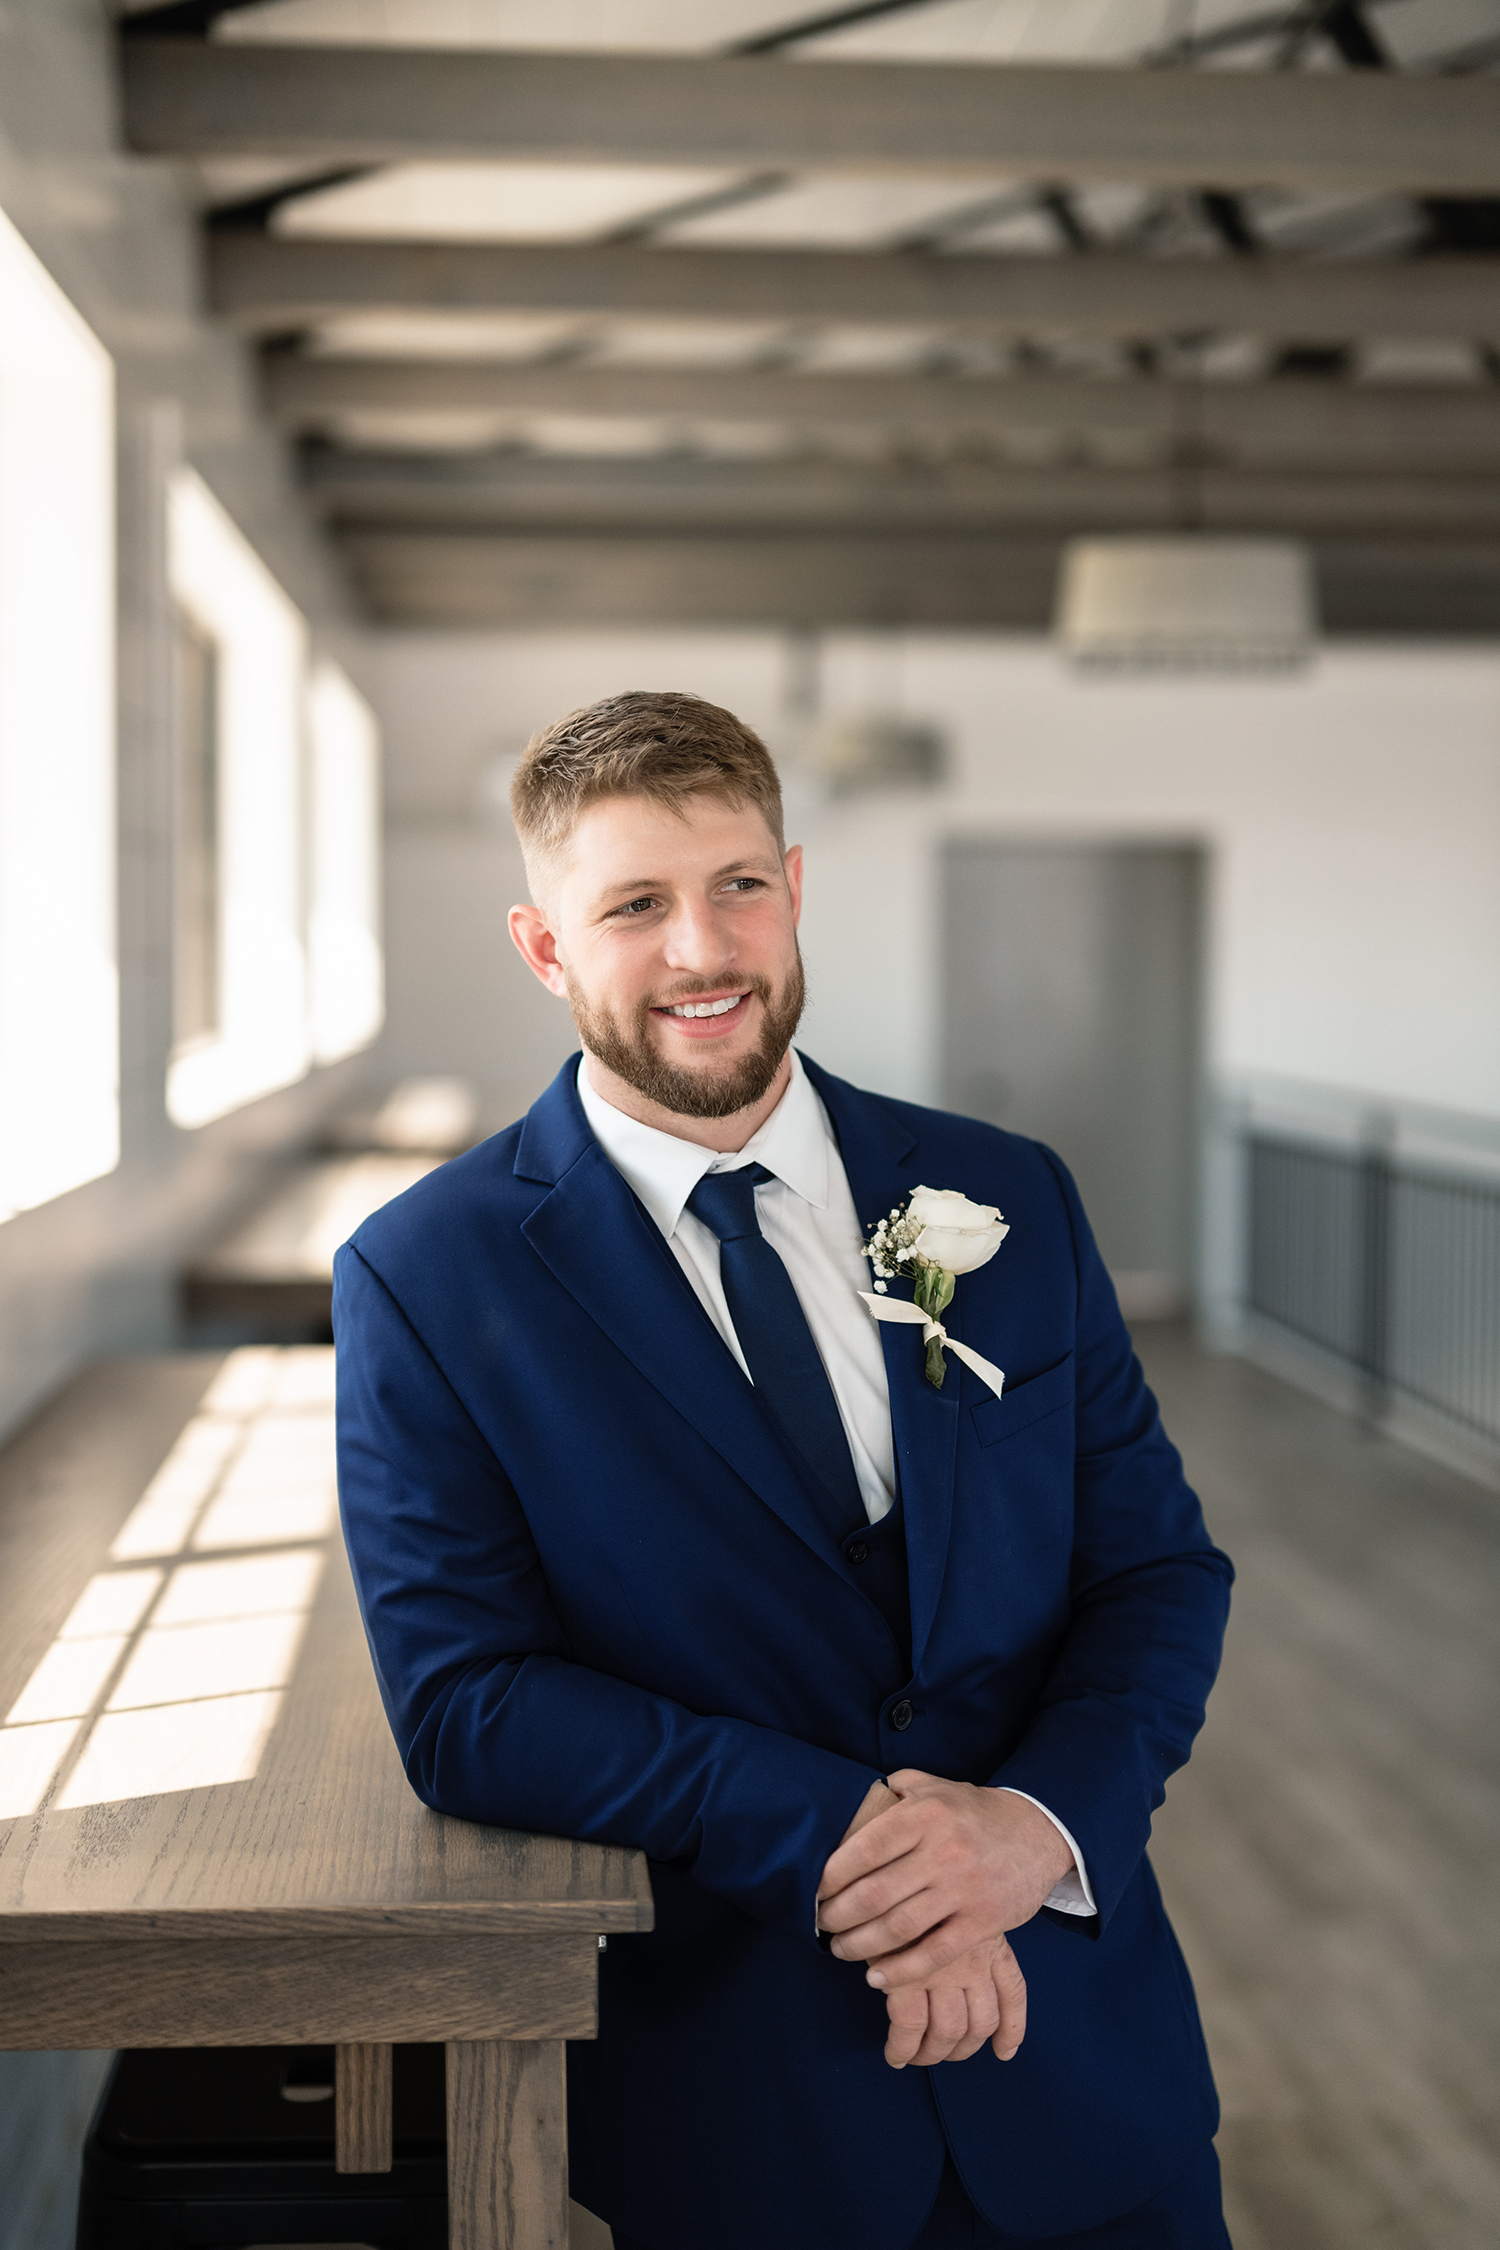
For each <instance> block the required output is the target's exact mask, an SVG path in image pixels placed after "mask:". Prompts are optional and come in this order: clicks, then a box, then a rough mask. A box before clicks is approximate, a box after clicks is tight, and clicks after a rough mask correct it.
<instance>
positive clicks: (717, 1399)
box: [515, 1056, 837, 1571]
mask: <svg viewBox="0 0 1500 2250" xmlns="http://www.w3.org/2000/svg"><path fill="white" fill-rule="evenodd" d="M576 1072H577V1057H576V1056H575V1057H574V1058H573V1060H572V1061H571V1062H569V1063H566V1064H565V1065H564V1066H563V1069H562V1070H561V1071H560V1072H559V1073H558V1076H557V1078H556V1079H555V1080H554V1082H553V1084H552V1085H551V1086H550V1087H549V1088H548V1090H547V1092H546V1093H545V1094H544V1095H543V1096H542V1097H541V1100H540V1101H538V1102H537V1103H536V1104H535V1105H534V1107H533V1108H532V1110H531V1111H530V1113H529V1115H528V1117H527V1119H526V1123H525V1126H524V1128H523V1131H522V1136H521V1143H520V1147H519V1149H518V1151H517V1156H516V1166H515V1168H516V1171H517V1172H518V1173H519V1174H521V1175H522V1177H524V1178H528V1179H534V1180H540V1181H549V1182H550V1183H551V1186H552V1192H551V1194H550V1195H548V1196H546V1197H544V1198H543V1200H542V1201H541V1202H540V1203H539V1204H538V1205H537V1207H536V1209H535V1210H534V1211H533V1212H532V1214H531V1216H530V1218H528V1219H527V1220H526V1221H525V1222H524V1223H523V1225H522V1228H521V1232H522V1234H523V1235H524V1236H525V1237H526V1240H527V1241H528V1242H529V1243H530V1245H531V1247H532V1249H533V1250H535V1251H536V1253H537V1255H538V1257H539V1258H541V1259H542V1260H543V1262H544V1263H545V1264H546V1265H547V1267H548V1268H549V1269H550V1271H551V1272H552V1273H553V1275H554V1276H555V1277H556V1279H557V1280H558V1281H559V1282H560V1283H561V1284H562V1286H563V1288H564V1289H566V1290H567V1292H568V1294H569V1295H570V1296H571V1297H572V1298H573V1299H574V1300H575V1301H576V1302H577V1303H578V1304H579V1305H581V1306H582V1307H583V1310H584V1311H585V1312H586V1313H587V1314H588V1315H589V1317H590V1319H592V1320H594V1321H595V1322H597V1324H598V1325H599V1327H600V1328H602V1329H603V1331H604V1333H605V1334H606V1335H607V1336H608V1337H609V1339H610V1341H611V1343H613V1344H614V1345H615V1346H616V1347H617V1349H618V1350H620V1351H622V1352H623V1353H624V1354H625V1356H626V1358H627V1359H628V1360H629V1361H630V1362H631V1364H632V1366H633V1367H635V1368H636V1369H637V1371H638V1372H639V1373H640V1374H641V1375H643V1376H644V1377H645V1379H646V1381H647V1382H648V1383H650V1384H651V1385H652V1386H653V1388H654V1389H656V1390H657V1391H659V1392H660V1393H661V1395H662V1397H663V1398H665V1399H666V1400H667V1401H668V1403H669V1404H670V1405H671V1406H673V1407H675V1408H676V1410H677V1412H678V1413H679V1414H680V1415H682V1417H683V1419H684V1420H685V1421H687V1422H689V1423H690V1424H691V1425H692V1427H693V1428H694V1429H695V1430H696V1431H697V1432H698V1434H699V1436H700V1437H701V1438H703V1439H704V1440H705V1441H706V1442H707V1443H708V1444H709V1445H711V1446H712V1447H713V1449H714V1451H715V1452H716V1453H718V1454H719V1455H720V1457H721V1458H722V1459H723V1460H724V1461H726V1462H727V1463H728V1464H729V1466H730V1467H731V1468H732V1469H733V1470H734V1471H735V1473H736V1475H738V1476H740V1477H742V1478H743V1479H744V1481H745V1482H746V1483H747V1484H748V1485H749V1486H750V1488H751V1490H752V1491H753V1492H755V1493H756V1495H757V1496H758V1497H759V1498H760V1499H761V1500H763V1501H764V1502H765V1503H766V1505H767V1506H768V1507H770V1508H771V1509H772V1510H773V1511H774V1512H775V1514H776V1515H778V1516H779V1517H780V1518H781V1520H782V1522H783V1523H784V1524H786V1526H787V1527H788V1529H789V1530H791V1531H793V1532H795V1533H796V1535H797V1537H798V1538H799V1539H802V1540H804V1541H805V1542H806V1543H807V1545H808V1546H809V1547H811V1548H812V1549H813V1550H814V1552H815V1553H817V1554H818V1555H819V1557H820V1559H821V1560H823V1561H824V1562H826V1563H827V1564H828V1566H829V1568H830V1569H832V1570H835V1571H836V1569H837V1565H836V1562H835V1560H834V1558H833V1556H832V1555H831V1553H830V1552H829V1548H828V1534H827V1532H826V1530H825V1528H824V1526H823V1523H822V1520H821V1517H820V1515H819V1513H818V1509H817V1506H816V1504H815V1503H814V1501H813V1500H812V1499H811V1497H810V1496H809V1495H808V1493H807V1492H806V1491H805V1490H804V1488H803V1484H802V1480H801V1477H800V1475H799V1474H798V1471H797V1469H796V1467H795V1466H794V1464H793V1463H792V1462H791V1460H790V1459H789V1458H788V1456H787V1454H786V1453H785V1451H784V1450H783V1449H782V1447H781V1445H780V1444H779V1443H778V1441H777V1438H776V1436H775V1434H774V1432H773V1431H772V1429H771V1427H770V1425H769V1423H768V1422H767V1420H766V1418H765V1416H764V1415H763V1414H762V1412H761V1410H760V1408H759V1406H758V1405H757V1403H756V1399H755V1393H754V1390H753V1389H752V1387H751V1385H750V1384H749V1383H747V1382H746V1380H745V1377H744V1376H743V1374H742V1373H741V1372H740V1369H739V1367H738V1366H737V1365H736V1364H735V1361H734V1359H733V1358H732V1356H731V1355H730V1353H729V1351H728V1349H727V1347H726V1346H725V1344H724V1342H723V1339H722V1338H721V1337H720V1336H719V1334H718V1332H717V1330H716V1329H715V1328H714V1326H713V1323H712V1322H711V1321H710V1320H709V1318H708V1317H707V1315H706V1314H705V1313H704V1312H703V1310H702V1308H701V1306H700V1305H699V1304H698V1303H697V1301H696V1299H695V1298H694V1296H693V1293H692V1290H691V1288H690V1286H689V1285H688V1284H687V1282H686V1280H685V1277H684V1276H682V1275H681V1274H680V1273H679V1272H678V1271H676V1270H675V1267H674V1262H673V1259H672V1253H671V1251H670V1250H669V1249H668V1247H667V1245H666V1243H665V1242H664V1241H663V1240H662V1238H661V1236H660V1234H659V1233H658V1231H657V1229H656V1227H655V1225H654V1224H653V1222H652V1220H651V1219H650V1218H648V1217H647V1215H646V1213H645V1212H644V1211H642V1209H641V1207H640V1205H639V1204H638V1203H637V1202H636V1199H635V1197H634V1196H633V1195H632V1194H631V1192H630V1189H629V1187H628V1186H627V1185H626V1183H625V1181H624V1180H623V1179H622V1178H621V1176H620V1174H619V1173H618V1172H617V1171H616V1170H615V1168H614V1166H613V1164H611V1162H610V1161H609V1158H608V1157H607V1156H606V1155H605V1153H604V1151H603V1149H602V1148H601V1147H600V1146H599V1144H598V1142H597V1141H596V1140H595V1139H594V1136H593V1134H592V1132H591V1131H590V1130H589V1125H588V1120H587V1119H586V1118H585V1116H584V1114H583V1107H582V1104H581V1103H580V1102H579V1100H578V1091H577V1084H576Z"/></svg>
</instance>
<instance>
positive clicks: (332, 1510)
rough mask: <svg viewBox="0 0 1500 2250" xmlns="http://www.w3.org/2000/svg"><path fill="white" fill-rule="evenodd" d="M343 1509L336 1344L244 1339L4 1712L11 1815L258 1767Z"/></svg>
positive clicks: (241, 1775)
mask: <svg viewBox="0 0 1500 2250" xmlns="http://www.w3.org/2000/svg"><path fill="white" fill-rule="evenodd" d="M337 1520H338V1500H337V1493H336V1487H335V1475H334V1453H333V1352H332V1350H331V1349H325V1348H324V1347H322V1346H308V1347H305V1348H296V1349H281V1350H278V1349H275V1348H272V1347H264V1348H262V1347H260V1346H256V1347H254V1348H250V1349H246V1350H243V1351H238V1352H232V1353H231V1354H230V1355H229V1357H228V1359H226V1361H225V1362H224V1365H223V1367H222V1368H221V1369H220V1371H219V1373H218V1375H217V1376H216V1378H215V1380H214V1382H213V1384H212V1385H211V1386H210V1388H209V1390H208V1392H207V1393H206V1394H205V1396H204V1398H203V1400H202V1403H201V1404H200V1406H199V1408H198V1411H197V1412H196V1414H194V1416H193V1418H192V1420H191V1421H190V1422H189V1423H188V1424H187V1426H186V1428H185V1429H184V1430H183V1431H182V1433H181V1435H180V1436H179V1437H178V1439H177V1442H176V1443H175V1445H174V1446H173V1447H172V1450H171V1452H170V1453H169V1454H168V1455H167V1458H166V1460H165V1461H164V1462H163V1463H162V1465H161V1467H160V1468H159V1469H158V1470H157V1472H156V1474H155V1476H154V1477H153V1478H152V1479H151V1482H150V1484H149V1485H148V1486H147V1487H146V1490H145V1491H144V1493H142V1495H141V1497H140V1499H139V1500H138V1501H137V1503H136V1505H135V1507H134V1508H132V1510H131V1511H130V1514H129V1515H128V1516H127V1517H126V1519H125V1522H124V1524H123V1525H122V1526H121V1528H120V1531H119V1533H118V1534H117V1536H116V1538H115V1541H114V1544H113V1546H112V1548H111V1549H110V1558H109V1562H108V1565H107V1566H106V1567H105V1568H104V1569H103V1570H101V1571H99V1572H98V1573H96V1575H95V1576H94V1577H93V1578H91V1579H90V1580H89V1582H88V1584H87V1585H86V1586H85V1587H84V1589H83V1592H82V1593H81V1594H80V1595H79V1597H78V1599H77V1601H76V1602H75V1603H74V1604H73V1607H72V1610H71V1611H70V1612H69V1615H68V1616H67V1618H66V1619H65V1620H64V1622H63V1624H62V1626H61V1628H60V1630H59V1631H58V1633H57V1636H56V1638H55V1639H54V1640H53V1642H52V1645H51V1647H50V1648H49V1649H48V1650H47V1652H46V1654H45V1655H44V1656H43V1657H42V1659H41V1661H40V1663H39V1664H38V1665H37V1666H36V1668H35V1670H34V1671H33V1672H32V1675H31V1677H30V1679H29V1680H28V1681H27V1682H26V1685H25V1686H24V1687H23V1688H22V1690H21V1693H20V1694H19V1696H17V1698H16V1700H15V1702H14V1703H13V1704H12V1705H11V1708H10V1710H9V1711H8V1712H7V1713H6V1714H5V1719H4V1723H3V1725H0V1820H17V1819H24V1818H27V1817H29V1816H30V1815H31V1814H32V1813H34V1812H36V1811H37V1809H38V1808H39V1807H40V1806H41V1805H42V1804H43V1803H44V1802H45V1801H47V1800H48V1799H49V1797H50V1801H51V1804H52V1806H53V1808H54V1809H55V1810H57V1811H60V1812H68V1811H74V1810H77V1809H78V1808H80V1807H82V1806H85V1805H97V1804H108V1803H114V1802H117V1801H119V1800H120V1799H123V1798H129V1797H154V1796H159V1795H161V1794H163V1793H164V1792H166V1791H169V1790H177V1789H203V1788H208V1787H210V1786H212V1785H215V1784H219V1783H224V1782H234V1781H249V1780H251V1779H253V1778H254V1775H255V1771H256V1768H257V1766H258V1765H259V1763H260V1758H261V1753H262V1751H263V1750H264V1748H265V1745H266V1743H267V1741H268V1740H269V1738H270V1734H271V1730H272V1728H273V1727H274V1725H275V1723H276V1718H277V1714H278V1712H279V1710H280V1707H281V1701H282V1696H283V1693H284V1691H285V1689H286V1687H287V1684H288V1682H289V1681H290V1679H291V1676H292V1672H293V1669H294V1667H295V1665H296V1662H297V1657H298V1654H299V1652H300V1650H301V1646H302V1640H303V1635H304V1633H305V1631H306V1627H307V1619H308V1614H309V1612H310V1610H311V1608H312V1605H313V1601H314V1598H315V1596H316V1594H317V1590H318V1585H319V1581H320V1580H321V1578H322V1575H323V1569H324V1564H325V1561H326V1542H327V1540H328V1539H329V1538H330V1537H331V1535H332V1533H333V1531H334V1529H335V1526H336V1524H337Z"/></svg>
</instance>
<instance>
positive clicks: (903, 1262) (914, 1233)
mask: <svg viewBox="0 0 1500 2250" xmlns="http://www.w3.org/2000/svg"><path fill="white" fill-rule="evenodd" d="M921 1232H922V1222H921V1220H920V1219H914V1218H913V1217H912V1215H911V1213H910V1212H909V1211H908V1210H907V1209H905V1207H904V1206H903V1205H902V1204H899V1203H897V1204H894V1205H893V1206H892V1208H891V1210H890V1212H889V1213H888V1215H887V1216H886V1217H885V1218H883V1219H877V1220H876V1222H875V1224H874V1226H873V1227H871V1229H870V1239H869V1241H868V1242H867V1243H866V1244H865V1251H864V1254H865V1256H866V1257H867V1258H868V1259H869V1261H870V1264H871V1266H872V1267H873V1268H874V1270H875V1272H876V1274H877V1275H878V1276H879V1279H878V1280H877V1281H876V1284H875V1289H876V1294H877V1295H878V1296H881V1297H883V1296H884V1295H885V1293H886V1284H887V1283H888V1282H892V1281H895V1280H897V1279H900V1280H903V1281H914V1280H915V1279H916V1275H917V1267H918V1260H917V1255H916V1249H917V1237H918V1235H919V1234H920V1233H921Z"/></svg>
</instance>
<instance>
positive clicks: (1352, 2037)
mask: <svg viewBox="0 0 1500 2250" xmlns="http://www.w3.org/2000/svg"><path fill="white" fill-rule="evenodd" d="M1141 1344H1142V1357H1143V1359H1144V1360H1145V1363H1146V1367H1147V1372H1148V1375H1149V1376H1150V1379H1151V1381H1152V1383H1153V1386H1154V1387H1155V1388H1156V1390H1157V1393H1158V1396H1159V1397H1160V1399H1161V1403H1162V1411H1163V1415H1164V1418H1165V1420H1166V1424H1167V1427H1168V1429H1169V1430H1170V1431H1171V1433H1172V1435H1173V1437H1174V1438H1175V1439H1176V1441H1177V1443H1178V1444H1179V1445H1180V1447H1181V1448H1182V1451H1183V1454H1184V1456H1185V1458H1186V1461H1187V1466H1188V1473H1189V1475H1190V1476H1191V1477H1192V1479H1193V1481H1194V1483H1195V1484H1196V1485H1197V1487H1198V1489H1199V1491H1200V1492H1201V1493H1202V1496H1203V1500H1204V1505H1205V1508H1206V1510H1207V1513H1208V1518H1209V1524H1210V1527H1211V1529H1212V1531H1213V1533H1214V1536H1215V1537H1216V1538H1217V1539H1218V1540H1219V1542H1220V1544H1221V1545H1223V1546H1224V1547H1225V1548H1227V1550H1228V1551H1229V1553H1230V1554H1231V1556H1232V1557H1233V1558H1234V1561H1235V1563H1236V1565H1237V1566H1238V1570H1239V1580H1238V1585H1237V1587H1236V1593H1235V1604H1234V1613H1233V1617H1232V1619H1231V1623H1230V1633H1229V1642H1228V1649H1227V1654H1226V1659H1225V1666H1224V1671H1223V1674H1222V1677H1221V1679H1220V1682H1219V1686H1218V1688H1217V1690H1216V1692H1215V1695H1214V1698H1213V1701H1212V1703H1211V1704H1210V1708H1209V1720H1208V1725H1207V1727H1206V1729H1205V1731H1204V1734H1203V1736H1202V1738H1201V1740H1200V1742H1199V1745H1198V1748H1197V1750H1196V1752H1195V1754H1194V1757H1193V1761H1192V1763H1191V1765H1190V1766H1189V1767H1188V1768H1187V1770H1186V1771H1185V1772H1184V1773H1183V1774H1181V1775H1180V1776H1179V1777H1178V1778H1177V1780H1176V1781H1175V1782H1174V1783H1173V1784H1172V1787H1171V1790H1170V1792H1169V1796H1168V1801H1167V1805H1166V1807H1165V1809H1164V1810H1163V1812H1162V1814H1161V1815H1160V1816H1159V1819H1158V1823H1157V1835H1156V1841H1155V1843H1154V1845H1153V1849H1152V1857H1153V1859H1154V1861H1155V1864H1156V1867H1157V1871H1158V1874H1159V1875H1160V1877H1161V1881H1162V1887H1163V1889H1164V1891H1165V1893H1166V1896H1167V1902H1168V1905H1169V1907H1170V1909H1171V1911H1172V1914H1173V1918H1174V1920H1175V1921H1176V1924H1177V1927H1178V1930H1179V1932H1180V1934H1181V1937H1182V1941H1183V1945H1184V1948H1185V1950H1186V1953H1187V1956H1188V1960H1189V1963H1190V1964H1191V1967H1192V1970H1193V1975H1194V1977H1195V1979H1196V1982H1197V1986H1198V1994H1199V1999H1200V2002H1201V2004H1202V2008H1203V2014H1204V2020H1205V2023H1206V2026H1207V2030H1208V2039H1209V2045H1210V2048H1211V2049H1212V2052H1213V2058H1214V2066H1215V2069H1216V2071H1217V2074H1218V2080H1219V2089H1220V2094H1221V2096H1222V2099H1223V2105H1224V2124H1223V2127H1222V2130H1221V2132H1220V2136H1219V2150H1220V2155H1221V2158H1222V2160H1223V2166H1224V2175H1225V2187H1226V2206H1227V2210H1228V2215H1229V2222H1230V2229H1231V2232H1232V2234H1233V2237H1234V2242H1235V2250H1495V2246H1496V2245H1497V2244H1500V1911H1497V1910H1500V1880H1497V1878H1500V1665H1497V1657H1500V1496H1497V1495H1495V1494H1493V1493H1491V1492H1487V1491H1485V1490H1484V1489H1482V1488H1481V1487H1480V1486H1478V1485H1476V1484H1472V1483H1470V1482H1468V1481H1467V1480H1466V1479H1464V1478H1462V1477H1459V1476H1457V1475H1455V1474H1453V1473H1451V1472H1450V1471H1448V1470H1446V1469H1444V1468H1441V1467H1439V1466H1437V1465H1436V1464H1433V1463H1430V1462H1428V1461H1426V1460H1425V1459H1423V1458H1422V1457H1421V1456H1420V1455H1417V1454H1415V1453H1412V1452H1411V1451H1409V1450H1408V1449H1407V1448H1405V1447H1404V1446H1400V1445H1397V1444H1394V1443H1391V1442H1389V1441H1386V1440H1382V1439H1380V1438H1378V1437H1375V1436H1372V1435H1370V1434H1369V1433H1367V1432H1366V1431H1364V1430H1362V1429H1361V1428H1360V1427H1359V1426H1358V1424H1356V1423H1354V1422H1352V1421H1350V1420H1349V1419H1347V1418H1346V1417H1345V1416H1343V1415H1341V1414H1338V1413H1336V1412H1334V1411H1333V1410H1332V1409H1330V1408H1328V1407H1326V1406H1323V1405H1321V1404H1320V1403H1318V1402H1317V1401H1315V1400H1314V1399H1311V1398H1309V1397H1306V1396H1304V1395H1303V1394H1302V1393H1301V1392H1299V1391H1297V1390H1294V1389H1292V1388H1291V1387H1290V1386H1288V1385H1287V1384H1285V1383H1282V1382H1280V1381H1278V1380H1277V1379H1276V1378H1275V1377H1273V1376H1270V1375H1267V1374H1265V1373H1263V1372H1261V1371H1260V1370H1259V1369H1258V1368H1256V1367H1254V1366H1252V1365H1250V1364H1249V1363H1247V1362H1246V1361H1243V1360H1236V1359H1223V1358H1216V1357H1210V1356H1209V1355H1207V1354H1205V1353H1203V1352H1201V1351H1199V1350H1197V1349H1196V1348H1195V1347H1194V1346H1193V1345H1192V1344H1191V1343H1190V1342H1189V1341H1188V1340H1187V1339H1186V1337H1185V1336H1182V1335H1180V1334H1177V1333H1175V1332H1173V1331H1169V1330H1155V1331H1153V1330H1150V1329H1147V1330H1145V1331H1143V1334H1142V1338H1141Z"/></svg>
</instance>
